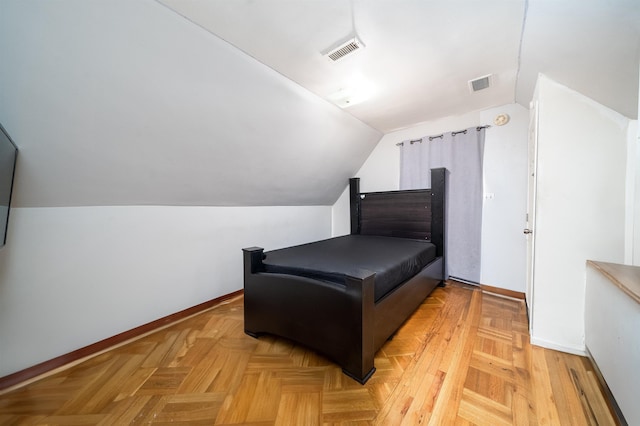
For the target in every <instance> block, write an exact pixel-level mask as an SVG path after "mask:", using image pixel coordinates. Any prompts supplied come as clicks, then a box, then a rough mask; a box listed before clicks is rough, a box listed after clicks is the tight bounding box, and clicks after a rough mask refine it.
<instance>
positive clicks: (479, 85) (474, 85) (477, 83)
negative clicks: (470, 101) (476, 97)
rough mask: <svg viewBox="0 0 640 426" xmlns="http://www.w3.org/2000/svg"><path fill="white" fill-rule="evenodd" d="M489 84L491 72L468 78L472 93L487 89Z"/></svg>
mask: <svg viewBox="0 0 640 426" xmlns="http://www.w3.org/2000/svg"><path fill="white" fill-rule="evenodd" d="M489 86H491V74H489V75H485V76H484V77H478V78H476V79H475V80H469V89H470V90H471V92H472V93H473V92H478V91H480V90H483V89H487V88H488V87H489Z"/></svg>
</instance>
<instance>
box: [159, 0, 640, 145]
mask: <svg viewBox="0 0 640 426" xmlns="http://www.w3.org/2000/svg"><path fill="white" fill-rule="evenodd" d="M160 1H162V3H164V4H166V5H167V6H169V7H171V8H172V9H173V10H175V11H176V12H177V13H179V14H181V15H183V16H184V17H185V18H186V19H189V20H190V21H192V22H194V23H196V24H198V25H200V26H202V27H203V28H206V29H207V30H208V31H210V32H211V33H213V34H216V35H218V36H220V37H221V38H222V39H224V40H227V41H228V42H229V43H231V44H233V45H234V46H236V47H238V48H239V49H241V50H243V51H245V52H247V53H248V54H250V55H251V56H253V57H255V58H257V59H258V60H259V61H261V62H263V63H265V64H267V65H269V66H270V67H271V68H273V69H275V70H277V71H278V72H280V73H282V74H283V75H285V76H287V77H289V78H290V79H292V80H293V81H296V82H297V83H299V84H301V85H302V86H304V87H306V88H308V89H309V90H310V91H312V92H314V93H316V94H317V95H318V96H320V97H323V98H325V99H328V100H335V99H336V98H337V99H338V101H340V99H341V98H340V96H339V94H340V93H341V91H342V93H346V92H349V91H350V90H356V91H357V90H358V89H359V88H361V86H364V89H363V90H364V91H365V92H366V93H365V97H366V99H365V100H363V101H362V102H359V103H358V102H357V100H356V102H354V103H352V104H351V106H348V107H347V108H346V109H345V110H347V111H348V112H349V113H351V114H352V115H353V116H355V117H357V118H359V119H360V120H362V121H364V122H365V123H367V124H369V125H371V126H372V127H375V128H377V129H379V130H381V131H383V132H385V133H386V132H389V131H392V130H396V129H400V128H404V127H409V126H412V125H414V124H416V123H417V122H421V121H429V120H433V119H435V118H440V117H446V116H451V115H457V114H463V113H465V112H469V111H474V110H479V109H485V108H489V107H494V106H499V105H504V104H506V103H511V102H518V103H520V104H522V105H523V106H525V107H527V108H528V106H529V101H530V100H531V98H532V94H533V89H534V86H535V82H536V79H537V76H538V73H540V72H542V73H545V74H547V75H548V76H549V77H551V78H553V79H555V80H556V81H558V82H560V83H562V84H565V85H567V86H569V87H571V88H573V89H575V90H577V91H579V92H581V93H583V94H585V95H587V96H590V97H592V98H593V99H595V100H596V101H598V102H600V103H603V104H605V105H607V106H609V107H610V108H612V109H614V110H616V111H618V112H620V113H622V114H623V115H625V116H627V117H630V118H637V108H638V65H639V63H640V1H637V0H587V1H584V0H562V1H558V0H484V1H474V0H453V1H452V0H436V1H424V0H399V1H387V0H324V1H295V0H261V1H252V0H215V1H202V0H160ZM353 35H357V36H358V38H359V39H361V41H362V42H363V43H364V44H365V45H366V47H365V48H364V49H361V50H359V51H357V52H355V53H353V54H352V55H349V56H347V57H345V58H344V59H342V60H340V61H338V62H335V63H333V62H331V61H330V60H328V59H327V58H326V57H325V56H323V54H322V53H323V52H326V50H327V49H328V48H329V47H331V46H333V45H334V44H335V43H336V42H337V41H340V40H344V39H346V38H349V36H353ZM488 74H491V75H492V87H490V88H489V89H486V90H484V91H480V92H477V93H471V92H470V90H469V88H468V81H469V80H472V79H475V78H477V77H481V76H485V75H488ZM336 95H337V96H336Z"/></svg>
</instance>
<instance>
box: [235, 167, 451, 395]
mask: <svg viewBox="0 0 640 426" xmlns="http://www.w3.org/2000/svg"><path fill="white" fill-rule="evenodd" d="M446 173H447V171H446V169H443V168H441V169H432V170H431V189H425V190H409V191H388V192H371V193H360V185H359V179H357V178H353V179H350V182H349V193H350V197H349V198H350V211H351V218H350V219H351V222H350V226H351V234H350V235H346V236H341V237H336V238H331V239H327V240H323V241H317V242H313V243H309V244H302V245H299V246H295V247H288V248H285V249H280V250H273V251H267V252H265V251H264V249H262V248H260V247H250V248H245V249H243V256H244V327H245V333H247V334H248V335H250V336H253V337H256V338H257V337H259V336H260V335H262V334H265V333H268V334H273V335H277V336H281V337H285V338H287V339H290V340H292V341H295V342H298V343H300V344H303V345H305V346H307V347H309V348H311V349H314V350H316V351H317V352H319V353H322V354H324V355H325V356H327V357H328V358H330V359H331V360H333V361H334V362H336V363H337V364H338V365H340V366H341V367H342V371H343V372H344V373H345V374H347V375H348V376H350V377H352V378H353V379H355V380H357V381H358V382H360V383H362V384H364V383H365V382H366V381H367V380H368V379H369V378H370V377H371V376H372V375H373V373H374V372H375V366H374V356H375V353H376V352H377V351H378V350H379V349H380V348H381V347H382V345H384V343H385V342H386V341H387V340H388V339H389V338H390V337H392V336H393V334H394V333H395V332H396V330H397V329H398V328H399V327H400V326H401V325H402V324H403V323H404V322H405V320H406V319H407V318H408V317H409V316H410V315H411V314H412V313H413V312H414V311H415V309H416V308H417V307H418V306H419V305H420V304H421V303H422V301H423V300H424V299H425V298H426V297H427V296H428V295H429V294H430V293H431V292H432V291H433V289H434V288H435V287H436V286H437V285H439V284H441V283H442V282H443V281H444V279H445V266H444V265H445V262H444V255H445V247H444V242H445V182H446Z"/></svg>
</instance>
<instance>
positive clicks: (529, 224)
mask: <svg viewBox="0 0 640 426" xmlns="http://www.w3.org/2000/svg"><path fill="white" fill-rule="evenodd" d="M530 107H531V109H530V113H529V143H528V146H529V150H528V173H529V174H528V197H527V213H526V220H525V229H524V234H525V236H526V238H527V294H526V299H527V311H528V313H529V332H530V333H531V332H532V328H533V304H534V297H535V295H534V279H533V278H534V272H535V268H534V263H535V256H534V254H535V250H534V249H535V233H534V231H535V222H536V216H535V215H536V173H537V160H538V102H537V101H534V102H532V103H531V105H530Z"/></svg>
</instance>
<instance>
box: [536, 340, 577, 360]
mask: <svg viewBox="0 0 640 426" xmlns="http://www.w3.org/2000/svg"><path fill="white" fill-rule="evenodd" d="M530 342H531V344H532V345H535V346H540V347H543V348H546V349H553V350H554V351H560V352H566V353H569V354H573V355H580V356H587V348H586V347H585V346H582V347H580V348H575V347H572V346H564V345H561V344H559V343H555V342H551V341H549V340H544V339H539V338H537V337H533V336H531V338H530Z"/></svg>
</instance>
